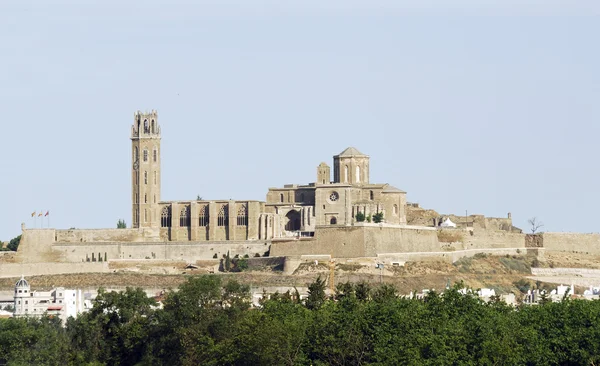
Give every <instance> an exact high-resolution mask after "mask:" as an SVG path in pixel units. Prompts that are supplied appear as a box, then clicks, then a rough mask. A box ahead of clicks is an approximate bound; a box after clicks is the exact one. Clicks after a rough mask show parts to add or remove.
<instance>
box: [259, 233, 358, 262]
mask: <svg viewBox="0 0 600 366" xmlns="http://www.w3.org/2000/svg"><path fill="white" fill-rule="evenodd" d="M332 254H333V256H334V257H337V258H351V257H365V246H364V233H363V230H362V228H360V227H354V226H340V227H334V226H332V227H327V226H323V227H319V228H318V230H317V231H316V233H315V237H314V238H313V239H288V240H281V239H280V240H277V241H273V243H272V244H271V253H270V256H274V257H285V256H302V255H332Z"/></svg>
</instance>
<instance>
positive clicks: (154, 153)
mask: <svg viewBox="0 0 600 366" xmlns="http://www.w3.org/2000/svg"><path fill="white" fill-rule="evenodd" d="M156 160H158V150H156V148H154V150H153V151H152V161H154V162H155V163H156Z"/></svg>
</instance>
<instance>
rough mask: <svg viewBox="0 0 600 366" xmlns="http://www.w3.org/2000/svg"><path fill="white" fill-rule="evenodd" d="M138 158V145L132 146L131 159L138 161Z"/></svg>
mask: <svg viewBox="0 0 600 366" xmlns="http://www.w3.org/2000/svg"><path fill="white" fill-rule="evenodd" d="M139 158H140V152H139V151H138V147H137V146H136V147H134V148H133V161H138V159H139Z"/></svg>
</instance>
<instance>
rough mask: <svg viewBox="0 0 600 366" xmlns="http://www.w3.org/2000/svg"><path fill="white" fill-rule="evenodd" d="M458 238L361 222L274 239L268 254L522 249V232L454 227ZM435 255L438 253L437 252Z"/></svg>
mask: <svg viewBox="0 0 600 366" xmlns="http://www.w3.org/2000/svg"><path fill="white" fill-rule="evenodd" d="M449 231H452V232H454V233H457V234H459V235H458V237H461V239H460V241H457V242H453V243H440V242H439V240H438V233H439V231H438V230H436V229H434V228H428V227H420V226H402V225H386V224H381V225H380V224H369V223H362V224H356V225H354V226H341V227H334V226H323V227H319V228H318V230H317V232H316V235H315V237H314V238H313V239H309V240H303V239H289V240H275V241H273V244H272V246H271V255H275V256H302V255H333V256H334V257H338V258H352V257H377V256H380V255H383V254H389V253H411V252H415V253H427V252H432V253H438V252H442V251H444V250H446V251H448V252H451V251H457V250H461V251H464V250H480V251H482V250H483V249H492V250H496V249H511V250H516V249H521V248H523V249H524V248H525V235H524V234H519V233H511V232H506V231H488V230H485V229H478V228H475V229H472V230H463V229H454V230H449ZM436 255H437V254H436Z"/></svg>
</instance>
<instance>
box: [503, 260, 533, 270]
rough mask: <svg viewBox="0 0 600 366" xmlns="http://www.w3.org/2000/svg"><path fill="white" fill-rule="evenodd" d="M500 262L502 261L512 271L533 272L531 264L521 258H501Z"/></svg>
mask: <svg viewBox="0 0 600 366" xmlns="http://www.w3.org/2000/svg"><path fill="white" fill-rule="evenodd" d="M500 263H502V264H503V265H504V267H506V268H508V269H510V270H511V271H515V272H519V273H531V267H529V264H528V263H526V262H525V261H523V260H521V259H513V258H500Z"/></svg>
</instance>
